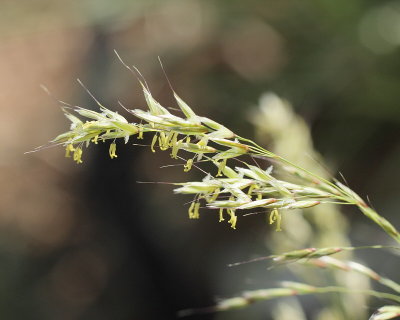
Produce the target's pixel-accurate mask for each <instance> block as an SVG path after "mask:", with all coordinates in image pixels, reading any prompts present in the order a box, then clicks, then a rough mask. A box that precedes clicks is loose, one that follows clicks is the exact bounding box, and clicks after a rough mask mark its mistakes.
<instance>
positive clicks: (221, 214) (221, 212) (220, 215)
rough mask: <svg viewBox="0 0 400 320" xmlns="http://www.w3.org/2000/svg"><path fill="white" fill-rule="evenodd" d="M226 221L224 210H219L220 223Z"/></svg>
mask: <svg viewBox="0 0 400 320" xmlns="http://www.w3.org/2000/svg"><path fill="white" fill-rule="evenodd" d="M224 220H225V219H224V209H223V208H220V209H219V222H222V221H224Z"/></svg>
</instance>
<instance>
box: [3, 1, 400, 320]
mask: <svg viewBox="0 0 400 320" xmlns="http://www.w3.org/2000/svg"><path fill="white" fill-rule="evenodd" d="M399 3H400V2H398V1H392V2H387V3H386V2H382V3H380V4H379V6H377V5H376V4H373V3H372V2H370V1H366V2H365V3H364V4H363V3H362V2H361V1H355V2H354V3H353V4H350V2H348V1H338V2H337V3H335V5H333V4H332V3H329V1H321V2H320V3H317V2H314V1H304V2H303V1H290V0H284V1H279V2H276V1H261V0H260V1H256V0H252V1H248V2H243V1H242V2H240V1H220V2H214V1H201V0H185V1H182V0H171V1H170V0H168V1H161V0H160V1H155V0H154V1H145V0H143V1H141V0H131V1H128V0H116V1H112V2H111V1H105V0H101V1H89V0H81V1H75V0H71V1H55V0H54V1H50V0H35V1H28V0H19V1H11V0H9V1H7V0H2V1H1V2H0V139H1V146H2V152H1V157H0V181H1V182H0V231H1V232H0V317H1V318H4V319H174V318H175V317H176V312H177V311H178V310H181V309H184V308H189V307H201V306H205V305H210V304H212V303H213V301H214V298H215V296H218V295H225V296H230V295H233V294H235V293H237V292H240V291H242V290H245V289H249V288H260V287H267V286H269V285H271V284H274V283H275V282H274V281H275V279H274V277H275V276H274V275H271V276H269V275H266V273H265V268H264V266H249V267H244V268H241V269H240V270H236V269H235V270H231V269H229V270H227V268H226V265H227V264H228V263H230V262H233V261H236V260H242V259H243V258H247V257H249V255H251V254H253V253H254V254H260V253H261V254H262V253H265V251H266V248H265V246H264V240H265V235H266V234H267V233H269V232H272V231H273V230H270V229H269V228H268V226H267V225H266V222H265V220H264V218H262V217H261V216H255V217H252V218H247V219H242V221H241V222H240V224H241V225H240V226H239V227H238V230H237V231H235V232H233V231H232V230H230V229H229V228H228V227H227V226H226V225H221V224H217V223H216V222H217V220H216V218H215V217H214V216H212V215H211V214H207V213H204V216H203V217H202V219H200V220H199V221H196V222H193V221H189V220H188V219H187V217H186V207H185V206H183V203H185V202H186V201H188V200H190V199H188V200H186V199H183V198H181V197H178V196H174V195H172V188H170V187H169V186H165V185H149V184H146V185H144V184H137V183H136V181H185V180H188V179H192V178H193V177H194V176H196V173H192V172H191V173H190V175H191V176H190V177H189V176H188V175H187V174H186V175H184V174H183V173H182V172H181V170H180V168H179V167H177V168H174V167H173V168H166V169H160V168H159V167H160V166H162V165H165V164H171V163H172V160H171V159H169V158H168V156H167V155H164V154H161V155H160V154H156V155H153V154H151V152H149V150H148V148H140V147H134V146H131V145H127V146H123V145H122V144H120V145H118V152H119V153H118V154H119V157H118V159H116V160H110V159H108V155H107V151H106V147H105V146H104V147H103V146H99V147H98V148H94V147H90V148H89V149H87V150H85V152H84V155H83V161H84V163H83V164H82V165H75V164H74V163H72V162H71V161H69V159H65V158H64V150H63V149H62V148H50V149H47V150H42V151H40V152H36V153H28V154H24V153H25V152H27V151H30V150H32V149H34V148H35V147H36V146H38V145H42V144H45V143H46V142H47V141H49V140H50V139H52V138H53V137H55V136H56V135H58V134H59V133H61V132H63V131H66V130H67V128H68V123H67V120H66V119H65V118H64V117H63V115H62V112H61V110H60V108H59V106H60V103H58V102H57V101H56V100H57V99H60V100H63V101H67V102H68V103H71V104H74V105H80V106H84V107H88V108H94V109H96V108H97V106H96V104H95V102H94V101H93V100H91V99H90V97H89V96H88V95H87V93H86V92H85V91H84V90H83V88H81V87H80V86H79V85H78V84H77V82H76V81H75V80H76V78H80V79H81V80H82V81H83V83H85V85H86V86H87V87H88V88H89V89H90V90H91V91H92V93H93V94H94V95H95V96H96V98H98V99H99V100H100V101H101V102H102V103H104V104H105V105H107V106H108V107H109V108H110V109H113V110H118V111H119V112H121V113H124V111H123V110H121V108H120V107H118V103H117V102H118V100H120V101H121V102H122V103H123V104H124V105H126V106H127V107H130V108H133V107H143V106H144V101H143V98H142V96H141V93H140V88H139V85H138V83H137V81H136V79H135V77H134V76H132V74H130V73H129V72H128V71H127V70H126V69H125V68H124V67H123V65H122V64H121V63H120V62H119V61H118V59H117V57H116V55H115V54H114V52H113V51H114V49H115V50H117V51H118V52H119V54H120V55H121V56H122V58H123V59H124V60H125V61H126V62H127V63H129V64H134V65H135V66H137V67H138V68H139V69H140V70H141V72H142V73H143V74H144V75H145V77H146V80H147V81H148V83H149V84H150V87H151V88H152V92H153V94H154V95H155V97H156V98H157V99H158V100H159V101H161V102H162V103H163V104H165V105H170V106H174V104H173V100H172V95H171V92H170V89H169V87H168V84H167V81H166V80H165V78H164V75H163V72H162V70H161V67H160V65H159V63H158V60H157V57H158V56H160V57H161V59H162V61H163V64H164V67H165V69H166V72H167V74H168V77H169V79H170V81H171V82H172V84H173V86H174V88H175V90H176V91H177V92H179V94H180V95H181V96H182V97H184V98H185V100H186V101H187V102H188V103H189V104H190V105H191V106H192V107H193V108H194V110H195V111H196V112H197V113H199V114H201V115H205V116H208V117H211V118H213V119H215V120H217V121H221V122H223V123H224V124H226V125H227V126H228V127H230V128H233V129H234V130H236V131H237V132H239V133H240V134H241V135H243V136H246V135H247V136H250V137H251V136H252V135H253V131H252V128H251V125H249V123H248V122H247V120H246V119H247V118H248V116H247V115H248V112H249V110H250V109H251V108H253V107H254V106H255V105H256V104H257V101H258V98H259V96H260V95H261V94H262V93H263V92H264V91H268V90H272V91H276V92H278V93H279V94H280V95H282V96H284V97H286V98H288V99H290V100H291V102H292V103H293V105H294V106H295V108H296V111H297V112H299V113H300V114H301V115H302V116H304V117H305V118H306V120H307V121H308V123H309V124H310V125H311V127H312V130H313V134H314V138H315V141H316V145H317V147H318V148H319V149H320V152H321V153H322V154H323V155H324V156H325V157H326V158H327V159H328V162H330V163H331V164H332V166H333V168H334V169H335V170H338V171H339V170H340V171H342V172H343V174H344V175H345V176H346V178H348V180H349V181H352V186H353V187H354V188H355V189H356V190H358V191H360V192H361V193H362V194H363V195H364V194H369V195H371V198H372V200H373V201H375V202H374V204H376V206H377V207H378V208H379V209H380V210H379V211H380V212H382V213H383V215H385V216H386V217H388V218H389V219H392V221H393V223H394V224H396V223H397V225H398V224H399V219H398V217H397V210H398V209H397V208H399V205H400V203H399V200H398V199H399V198H398V192H399V188H398V183H397V181H398V179H400V170H399V168H398V163H399V160H400V145H399V137H400V108H399V105H398V101H399V98H400V97H399V92H400V91H399V90H398V85H399V84H400V64H399V62H398V61H399V60H398V54H399V51H398V50H399V49H398V45H399V44H400V40H399V39H400V38H399V37H398V36H397V38H396V34H394V33H393V32H389V31H391V30H392V29H393V30H394V29H395V28H397V29H396V30H398V26H399V25H400V22H399V21H400V18H399V17H400V9H399V8H400V4H399ZM379 10H381V11H379ZM385 10H386V11H385ZM390 10H391V11H390ZM385 12H386V13H387V12H389V13H390V14H389V15H390V17H391V19H392V20H390V21H391V22H390V23H392V25H389V24H390V23H389V22H386V24H384V27H385V28H386V29H384V30H386V31H385V32H384V33H383V35H382V34H381V33H379V32H377V31H376V29H378V27H379V26H380V23H381V22H379V21H380V20H379V19H384V16H383V18H382V17H381V16H382V15H384V14H385ZM396 17H397V18H396ZM385 21H386V20H385ZM387 35H389V36H387ZM40 85H44V86H46V87H47V88H48V90H49V91H50V93H51V95H52V96H49V95H48V94H46V92H44V91H43V90H42V89H41V88H40ZM131 120H132V121H134V120H133V119H131ZM349 216H350V218H351V221H352V222H354V233H353V238H354V240H355V241H356V243H357V242H358V243H362V244H365V243H367V244H371V241H372V244H375V243H381V242H385V241H387V240H386V238H385V235H384V234H380V233H377V235H376V239H372V240H368V239H365V236H364V234H365V233H367V234H368V233H369V232H370V230H375V229H374V228H375V226H373V225H372V224H369V223H368V222H365V221H364V220H363V219H358V216H356V213H354V212H351V211H350V212H349ZM374 259H375V258H374ZM377 259H379V256H378V258H377ZM382 271H383V272H384V273H386V272H387V273H390V272H391V271H392V268H391V267H390V266H384V267H382ZM260 279H261V280H260ZM246 312H247V313H246ZM260 315H263V316H264V318H265V317H268V310H267V308H265V306H255V307H253V308H251V309H250V310H247V311H238V312H237V313H227V314H219V315H201V316H200V315H199V316H198V318H199V319H214V318H215V319H242V318H243V317H249V318H251V317H253V316H254V317H257V316H260ZM193 318H196V317H193Z"/></svg>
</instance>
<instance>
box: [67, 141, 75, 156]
mask: <svg viewBox="0 0 400 320" xmlns="http://www.w3.org/2000/svg"><path fill="white" fill-rule="evenodd" d="M74 151H75V148H74V146H73V144H72V143H71V144H68V145H67V146H66V147H65V157H66V158H71V152H74Z"/></svg>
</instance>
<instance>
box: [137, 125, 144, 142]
mask: <svg viewBox="0 0 400 320" xmlns="http://www.w3.org/2000/svg"><path fill="white" fill-rule="evenodd" d="M138 129H139V132H138V137H137V138H138V139H143V126H142V125H138Z"/></svg>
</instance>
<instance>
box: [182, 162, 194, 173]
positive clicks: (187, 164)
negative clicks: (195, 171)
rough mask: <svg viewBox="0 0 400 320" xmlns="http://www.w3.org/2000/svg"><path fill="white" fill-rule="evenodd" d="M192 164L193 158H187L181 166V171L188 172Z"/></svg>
mask: <svg viewBox="0 0 400 320" xmlns="http://www.w3.org/2000/svg"><path fill="white" fill-rule="evenodd" d="M192 165H193V159H189V160H188V161H187V162H186V164H185V165H184V166H183V171H184V172H188V171H190V169H192Z"/></svg>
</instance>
